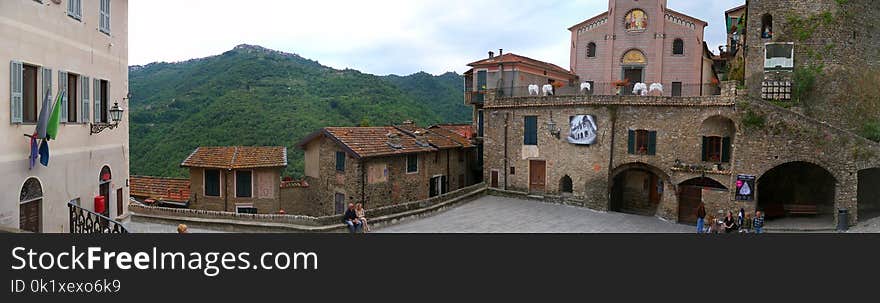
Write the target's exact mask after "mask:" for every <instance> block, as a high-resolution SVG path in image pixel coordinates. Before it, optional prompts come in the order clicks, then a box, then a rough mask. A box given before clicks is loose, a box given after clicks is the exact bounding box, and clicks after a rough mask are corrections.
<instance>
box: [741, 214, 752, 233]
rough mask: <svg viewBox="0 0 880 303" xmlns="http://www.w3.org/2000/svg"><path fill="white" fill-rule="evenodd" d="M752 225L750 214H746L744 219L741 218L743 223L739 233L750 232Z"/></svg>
mask: <svg viewBox="0 0 880 303" xmlns="http://www.w3.org/2000/svg"><path fill="white" fill-rule="evenodd" d="M753 226H754V221H753V220H752V214H746V218H745V220H743V225H742V227H740V229H739V232H740V233H750V232H752V227H753Z"/></svg>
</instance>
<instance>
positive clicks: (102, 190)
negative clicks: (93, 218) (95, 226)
mask: <svg viewBox="0 0 880 303" xmlns="http://www.w3.org/2000/svg"><path fill="white" fill-rule="evenodd" d="M98 194H99V195H101V196H103V197H104V213H102V215H104V216H106V217H110V181H107V182H103V183H101V185H100V186H99V187H98Z"/></svg>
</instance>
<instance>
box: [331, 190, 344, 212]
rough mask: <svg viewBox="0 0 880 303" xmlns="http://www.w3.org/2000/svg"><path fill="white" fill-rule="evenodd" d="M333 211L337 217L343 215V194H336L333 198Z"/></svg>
mask: <svg viewBox="0 0 880 303" xmlns="http://www.w3.org/2000/svg"><path fill="white" fill-rule="evenodd" d="M333 205H334V210H335V213H336V214H337V215H341V214H343V213H345V194H340V193H336V194H334V197H333Z"/></svg>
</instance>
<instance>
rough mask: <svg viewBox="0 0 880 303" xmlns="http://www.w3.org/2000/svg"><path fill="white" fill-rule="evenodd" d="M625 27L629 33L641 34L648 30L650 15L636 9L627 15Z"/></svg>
mask: <svg viewBox="0 0 880 303" xmlns="http://www.w3.org/2000/svg"><path fill="white" fill-rule="evenodd" d="M624 23H625V24H624V26H625V27H626V31H628V32H640V31H644V30H647V29H648V14H645V11H643V10H640V9H634V10H632V11H630V12H629V13H627V14H626V18H624Z"/></svg>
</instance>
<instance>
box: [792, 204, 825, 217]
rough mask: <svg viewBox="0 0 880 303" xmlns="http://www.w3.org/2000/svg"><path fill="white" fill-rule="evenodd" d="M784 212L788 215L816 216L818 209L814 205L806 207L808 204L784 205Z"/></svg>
mask: <svg viewBox="0 0 880 303" xmlns="http://www.w3.org/2000/svg"><path fill="white" fill-rule="evenodd" d="M785 212H786V213H788V214H789V215H813V216H815V215H818V214H819V207H818V206H816V205H808V204H787V205H785Z"/></svg>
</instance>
